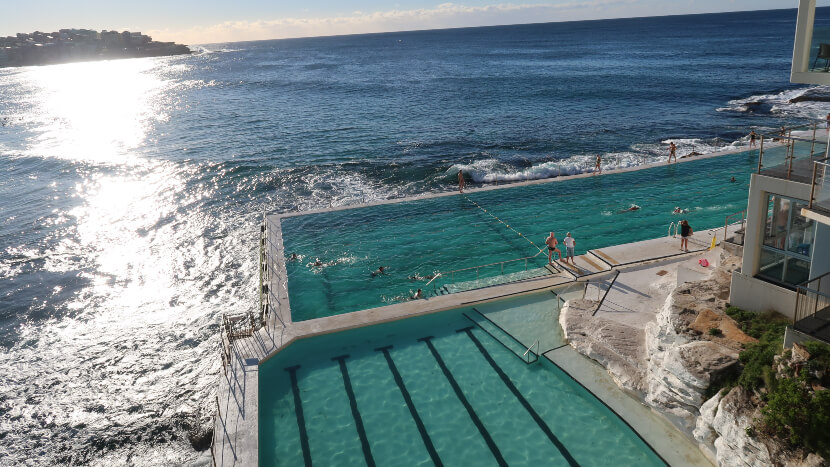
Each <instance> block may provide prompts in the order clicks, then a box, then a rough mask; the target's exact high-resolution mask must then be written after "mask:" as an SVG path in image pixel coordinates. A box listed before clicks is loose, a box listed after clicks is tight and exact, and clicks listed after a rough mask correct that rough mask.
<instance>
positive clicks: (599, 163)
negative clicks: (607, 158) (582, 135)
mask: <svg viewBox="0 0 830 467" xmlns="http://www.w3.org/2000/svg"><path fill="white" fill-rule="evenodd" d="M601 173H602V156H600V155H599V154H597V163H596V164H595V165H594V175H596V174H601Z"/></svg>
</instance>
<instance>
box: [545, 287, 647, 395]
mask: <svg viewBox="0 0 830 467" xmlns="http://www.w3.org/2000/svg"><path fill="white" fill-rule="evenodd" d="M596 307H597V302H595V301H593V300H568V302H567V303H565V306H564V307H563V308H562V311H561V312H560V313H559V324H560V325H561V326H562V330H563V332H564V333H565V338H566V339H567V340H568V341H569V343H570V344H571V346H572V347H574V348H575V349H576V350H577V351H578V352H580V353H581V354H583V355H585V356H587V357H589V358H592V359H594V360H596V361H597V362H599V363H600V364H602V366H604V367H605V368H606V369H607V370H608V372H609V373H610V374H611V377H612V378H614V382H615V383H617V385H618V386H619V387H621V388H623V389H625V390H628V391H631V392H634V393H636V394H637V395H639V396H640V397H643V395H644V393H645V379H644V376H645V365H643V362H644V360H645V334H644V332H643V331H642V330H640V329H634V328H631V327H628V326H625V325H623V324H620V323H618V322H616V321H611V320H607V319H603V318H602V317H598V316H591V313H593V312H594V310H595V309H596Z"/></svg>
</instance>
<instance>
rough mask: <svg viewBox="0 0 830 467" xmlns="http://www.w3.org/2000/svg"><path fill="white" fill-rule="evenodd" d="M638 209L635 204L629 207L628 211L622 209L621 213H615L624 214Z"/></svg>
mask: <svg viewBox="0 0 830 467" xmlns="http://www.w3.org/2000/svg"><path fill="white" fill-rule="evenodd" d="M638 209H640V206H637V205H636V204H632V205H631V207H630V208H628V209H623V210H622V211H617V214H622V213H624V212H631V211H636V210H638Z"/></svg>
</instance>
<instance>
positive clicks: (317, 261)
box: [311, 258, 323, 268]
mask: <svg viewBox="0 0 830 467" xmlns="http://www.w3.org/2000/svg"><path fill="white" fill-rule="evenodd" d="M311 265H312V266H314V267H316V268H319V267H321V266H322V265H323V262H322V261H320V258H314V262H313V263H311Z"/></svg>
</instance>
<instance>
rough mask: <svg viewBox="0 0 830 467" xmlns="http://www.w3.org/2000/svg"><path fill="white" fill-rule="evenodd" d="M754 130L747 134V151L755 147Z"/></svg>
mask: <svg viewBox="0 0 830 467" xmlns="http://www.w3.org/2000/svg"><path fill="white" fill-rule="evenodd" d="M755 136H756V135H755V130H752V131H750V132H749V149H752V147H753V146H755Z"/></svg>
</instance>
